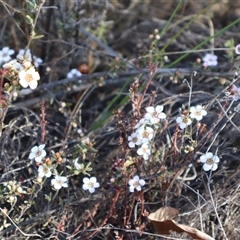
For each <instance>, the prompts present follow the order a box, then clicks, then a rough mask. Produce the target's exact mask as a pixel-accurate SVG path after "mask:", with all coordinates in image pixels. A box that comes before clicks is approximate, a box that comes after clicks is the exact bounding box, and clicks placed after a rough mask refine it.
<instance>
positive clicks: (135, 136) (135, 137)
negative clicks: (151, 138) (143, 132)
mask: <svg viewBox="0 0 240 240" xmlns="http://www.w3.org/2000/svg"><path fill="white" fill-rule="evenodd" d="M128 141H129V143H128V146H129V147H130V148H134V147H135V145H140V144H142V141H141V139H139V136H138V134H137V133H135V132H134V133H132V134H131V136H128Z"/></svg>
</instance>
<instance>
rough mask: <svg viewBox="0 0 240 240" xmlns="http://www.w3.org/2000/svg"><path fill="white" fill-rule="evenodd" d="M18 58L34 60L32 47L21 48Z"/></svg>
mask: <svg viewBox="0 0 240 240" xmlns="http://www.w3.org/2000/svg"><path fill="white" fill-rule="evenodd" d="M17 59H19V60H28V61H30V62H31V61H32V54H31V51H30V49H27V50H26V51H25V49H20V50H19V52H18V55H17Z"/></svg>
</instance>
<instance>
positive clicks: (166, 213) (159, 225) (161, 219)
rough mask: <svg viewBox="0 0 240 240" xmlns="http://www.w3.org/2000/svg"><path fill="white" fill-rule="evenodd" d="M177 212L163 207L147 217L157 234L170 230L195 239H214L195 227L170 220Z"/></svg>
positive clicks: (166, 232)
mask: <svg viewBox="0 0 240 240" xmlns="http://www.w3.org/2000/svg"><path fill="white" fill-rule="evenodd" d="M178 213H179V212H178V210H177V209H175V208H171V207H164V208H160V209H158V210H157V211H155V212H153V213H150V214H149V216H148V219H149V220H150V221H151V223H152V224H153V226H154V228H155V230H156V231H157V232H158V233H159V234H164V235H170V233H171V232H177V233H187V234H188V235H189V236H191V237H192V238H193V239H196V240H214V238H212V237H210V236H209V235H207V234H206V233H203V232H201V231H199V230H197V229H196V228H192V227H189V226H187V225H184V224H178V223H177V222H175V221H174V220H172V219H173V218H174V217H175V216H177V214H178Z"/></svg>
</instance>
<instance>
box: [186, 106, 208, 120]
mask: <svg viewBox="0 0 240 240" xmlns="http://www.w3.org/2000/svg"><path fill="white" fill-rule="evenodd" d="M206 115H207V111H206V110H204V109H203V107H202V106H200V105H197V106H196V107H190V117H191V118H195V119H196V120H198V121H200V120H202V118H203V116H206Z"/></svg>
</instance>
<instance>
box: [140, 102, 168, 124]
mask: <svg viewBox="0 0 240 240" xmlns="http://www.w3.org/2000/svg"><path fill="white" fill-rule="evenodd" d="M146 111H147V113H146V114H145V115H144V118H145V119H146V120H149V121H150V123H152V124H155V123H158V122H159V121H160V119H165V118H166V114H165V113H163V112H162V111H163V106H161V105H158V106H156V108H154V107H147V108H146Z"/></svg>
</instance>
